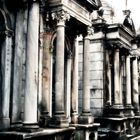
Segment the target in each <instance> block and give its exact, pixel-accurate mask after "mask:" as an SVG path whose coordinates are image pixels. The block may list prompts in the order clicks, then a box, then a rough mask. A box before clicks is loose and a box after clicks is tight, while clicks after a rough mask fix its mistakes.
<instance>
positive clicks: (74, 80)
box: [71, 37, 78, 123]
mask: <svg viewBox="0 0 140 140" xmlns="http://www.w3.org/2000/svg"><path fill="white" fill-rule="evenodd" d="M74 44H75V45H74V49H73V50H74V51H73V54H74V55H73V69H72V92H71V113H72V119H71V121H72V123H77V122H78V38H77V37H76V39H75V43H74Z"/></svg>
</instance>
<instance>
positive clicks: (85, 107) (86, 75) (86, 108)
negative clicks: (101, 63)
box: [79, 28, 94, 124]
mask: <svg viewBox="0 0 140 140" xmlns="http://www.w3.org/2000/svg"><path fill="white" fill-rule="evenodd" d="M90 30H91V29H90V28H88V29H87V35H86V36H85V37H84V46H83V48H84V49H83V99H82V114H81V115H80V117H79V123H81V124H91V123H93V122H94V118H93V116H92V114H91V111H90Z"/></svg>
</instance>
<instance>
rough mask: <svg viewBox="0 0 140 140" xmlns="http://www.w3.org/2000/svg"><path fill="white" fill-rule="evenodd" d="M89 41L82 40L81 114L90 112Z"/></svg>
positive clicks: (87, 39) (86, 38)
mask: <svg viewBox="0 0 140 140" xmlns="http://www.w3.org/2000/svg"><path fill="white" fill-rule="evenodd" d="M89 54H90V40H89V37H88V36H87V37H85V38H84V50H83V101H82V107H83V108H82V112H85V113H89V112H90V55H89Z"/></svg>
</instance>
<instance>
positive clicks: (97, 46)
mask: <svg viewBox="0 0 140 140" xmlns="http://www.w3.org/2000/svg"><path fill="white" fill-rule="evenodd" d="M82 54H83V43H82V41H80V42H79V112H81V107H82V80H83V78H82V62H83V55H82ZM89 55H90V64H91V65H90V84H91V85H90V86H91V87H90V96H91V99H90V103H91V112H92V113H93V115H94V116H102V113H103V106H104V94H103V87H104V83H103V79H104V78H103V77H104V75H103V73H104V71H103V67H104V49H103V45H102V42H100V41H99V42H96V41H94V40H91V44H90V54H89Z"/></svg>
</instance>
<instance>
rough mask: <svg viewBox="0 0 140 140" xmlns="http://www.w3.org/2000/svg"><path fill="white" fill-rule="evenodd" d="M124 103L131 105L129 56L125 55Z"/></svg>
mask: <svg viewBox="0 0 140 140" xmlns="http://www.w3.org/2000/svg"><path fill="white" fill-rule="evenodd" d="M126 105H127V106H131V105H132V102H131V71H130V56H129V55H127V56H126Z"/></svg>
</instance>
